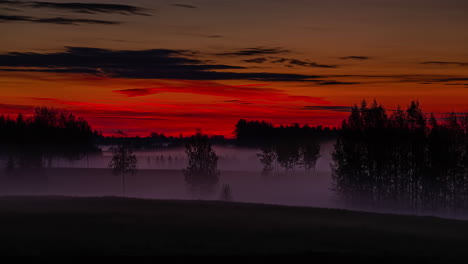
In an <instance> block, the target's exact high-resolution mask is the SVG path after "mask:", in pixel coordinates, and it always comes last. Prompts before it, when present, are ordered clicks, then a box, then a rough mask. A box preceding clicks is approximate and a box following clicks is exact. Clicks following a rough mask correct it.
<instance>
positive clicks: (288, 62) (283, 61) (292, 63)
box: [270, 57, 338, 68]
mask: <svg viewBox="0 0 468 264" xmlns="http://www.w3.org/2000/svg"><path fill="white" fill-rule="evenodd" d="M270 58H272V59H273V60H272V61H271V63H275V64H284V65H285V66H287V67H293V66H301V67H314V68H338V65H326V64H319V63H316V62H311V61H303V60H298V59H289V58H278V57H270Z"/></svg>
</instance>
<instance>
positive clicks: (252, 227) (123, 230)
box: [0, 197, 468, 262]
mask: <svg viewBox="0 0 468 264" xmlns="http://www.w3.org/2000/svg"><path fill="white" fill-rule="evenodd" d="M0 234H1V235H0V253H1V254H2V255H50V254H52V255H66V254H72V255H78V254H79V255H158V254H162V255H246V254H254V255H271V254H274V255H308V256H310V257H314V258H320V259H332V260H339V259H349V258H359V259H361V260H363V259H372V260H376V259H378V260H379V261H381V262H382V261H384V262H385V261H388V262H390V261H400V260H402V259H404V260H412V259H417V260H421V259H427V260H431V261H438V260H440V261H444V262H446V261H447V260H448V258H450V259H454V260H463V258H464V257H465V255H466V253H465V252H466V250H467V249H468V221H458V220H448V219H440V218H434V217H416V216H399V215H386V214H373V213H361V212H352V211H344V210H332V209H316V208H303V207H284V206H272V205H259V204H239V203H223V202H210V201H163V200H140V199H124V198H114V197H104V198H69V197H2V198H0Z"/></svg>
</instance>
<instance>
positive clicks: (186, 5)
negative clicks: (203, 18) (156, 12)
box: [172, 4, 197, 9]
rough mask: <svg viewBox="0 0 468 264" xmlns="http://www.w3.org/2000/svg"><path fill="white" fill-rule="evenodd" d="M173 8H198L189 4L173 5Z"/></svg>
mask: <svg viewBox="0 0 468 264" xmlns="http://www.w3.org/2000/svg"><path fill="white" fill-rule="evenodd" d="M172 6H175V7H182V8H190V9H194V8H197V7H196V6H194V5H189V4H172Z"/></svg>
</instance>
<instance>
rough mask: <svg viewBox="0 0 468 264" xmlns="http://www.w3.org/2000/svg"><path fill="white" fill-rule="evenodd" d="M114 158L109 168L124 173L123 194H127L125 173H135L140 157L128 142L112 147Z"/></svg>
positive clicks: (115, 172) (116, 172) (117, 173)
mask: <svg viewBox="0 0 468 264" xmlns="http://www.w3.org/2000/svg"><path fill="white" fill-rule="evenodd" d="M111 150H112V159H111V161H110V162H109V168H111V169H112V171H113V173H114V174H116V175H120V174H122V195H123V196H125V174H128V173H130V174H134V173H135V172H136V170H137V163H138V159H137V157H136V156H135V154H133V151H132V150H131V149H130V147H129V146H128V145H126V144H120V145H118V146H115V147H112V149H111Z"/></svg>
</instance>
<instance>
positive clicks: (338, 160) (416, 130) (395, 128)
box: [333, 101, 468, 212]
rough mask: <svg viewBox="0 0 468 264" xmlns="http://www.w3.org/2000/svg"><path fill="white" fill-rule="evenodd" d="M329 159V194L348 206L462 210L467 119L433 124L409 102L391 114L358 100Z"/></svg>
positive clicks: (466, 190) (467, 201)
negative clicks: (330, 192)
mask: <svg viewBox="0 0 468 264" xmlns="http://www.w3.org/2000/svg"><path fill="white" fill-rule="evenodd" d="M333 160H334V164H333V182H334V187H333V189H334V190H335V191H336V193H337V194H338V195H339V197H341V198H343V200H344V201H346V202H348V203H351V204H352V205H356V206H365V207H377V208H382V207H384V208H392V207H394V208H403V209H405V208H406V209H409V210H412V211H414V210H421V211H427V210H430V211H441V210H442V211H443V210H448V211H450V212H454V211H457V210H462V209H466V208H468V207H467V206H468V115H467V114H457V113H451V114H447V115H446V116H445V117H444V118H442V119H441V120H437V118H436V117H435V116H434V115H433V114H431V115H427V114H425V113H424V112H423V111H422V109H421V106H420V105H419V103H418V102H415V101H413V102H411V104H410V105H409V106H408V107H407V108H406V109H405V110H403V109H401V108H400V107H398V108H397V109H396V110H394V111H392V112H391V113H389V111H386V109H385V108H384V107H383V106H382V105H381V104H378V103H377V102H376V101H374V102H373V103H372V104H371V105H370V106H369V105H368V104H367V102H366V101H363V102H362V103H361V105H360V106H354V107H353V108H352V111H351V113H350V115H349V117H348V118H347V119H346V120H344V121H343V123H342V125H341V129H340V131H339V133H338V136H337V141H336V144H335V150H334V152H333Z"/></svg>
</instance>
